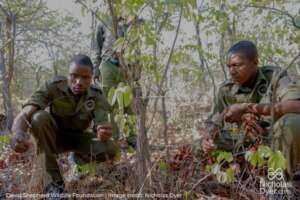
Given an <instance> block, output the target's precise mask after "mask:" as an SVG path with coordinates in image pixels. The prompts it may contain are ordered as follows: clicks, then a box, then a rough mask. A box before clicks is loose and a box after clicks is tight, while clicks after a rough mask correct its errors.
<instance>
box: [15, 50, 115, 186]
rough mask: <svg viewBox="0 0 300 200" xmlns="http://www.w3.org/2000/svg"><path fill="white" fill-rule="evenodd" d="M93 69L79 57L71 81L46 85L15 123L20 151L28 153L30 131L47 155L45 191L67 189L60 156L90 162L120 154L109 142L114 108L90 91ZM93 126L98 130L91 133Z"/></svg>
mask: <svg viewBox="0 0 300 200" xmlns="http://www.w3.org/2000/svg"><path fill="white" fill-rule="evenodd" d="M92 66H93V65H92V62H91V60H90V58H89V57H87V56H85V55H76V56H75V57H74V58H73V60H72V62H71V64H70V67H69V75H68V78H65V77H55V78H54V79H53V80H52V81H48V82H46V84H45V85H44V86H42V87H41V88H39V89H38V90H37V91H36V92H34V93H33V95H32V96H31V98H30V99H29V101H28V102H27V103H26V104H25V105H24V107H23V110H22V112H21V113H20V114H19V115H18V116H17V117H16V119H15V121H14V125H13V131H14V133H15V137H14V138H13V140H12V147H13V148H14V149H15V151H17V152H24V151H26V150H27V149H28V146H29V145H28V144H29V135H28V133H27V129H28V128H30V129H31V132H32V134H33V136H34V138H35V140H36V142H37V147H38V149H37V150H38V154H40V153H45V158H46V159H45V162H46V163H45V165H46V170H47V172H48V174H49V175H50V176H51V178H52V182H51V183H50V185H49V186H48V187H47V188H46V190H47V191H46V192H49V190H52V189H53V188H54V189H55V188H56V189H57V188H58V186H59V185H60V186H61V185H63V179H62V176H61V173H60V171H59V167H58V164H57V161H56V158H57V154H58V153H60V152H66V151H73V152H75V153H76V154H78V155H80V156H81V158H83V159H85V160H86V161H90V160H97V161H104V160H106V159H113V158H114V156H116V154H117V153H118V147H117V146H116V145H115V144H114V143H113V142H112V141H111V140H110V137H111V134H112V129H111V125H110V123H109V121H108V112H109V109H110V106H109V104H108V103H107V102H106V100H105V98H104V96H103V95H102V92H101V90H100V89H98V88H97V87H94V86H91V80H92V74H93V73H92V72H93V67H92ZM46 108H49V112H47V111H45V109H46ZM91 122H93V130H91V131H89V130H88V128H89V127H90V125H91ZM50 188H51V189H50ZM57 192H62V191H57Z"/></svg>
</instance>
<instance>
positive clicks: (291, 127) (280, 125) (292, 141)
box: [215, 113, 300, 176]
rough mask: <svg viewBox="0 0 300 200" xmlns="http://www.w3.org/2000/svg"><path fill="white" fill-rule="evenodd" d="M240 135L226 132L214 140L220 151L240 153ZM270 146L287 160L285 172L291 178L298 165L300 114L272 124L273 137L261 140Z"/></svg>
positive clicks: (283, 117)
mask: <svg viewBox="0 0 300 200" xmlns="http://www.w3.org/2000/svg"><path fill="white" fill-rule="evenodd" d="M241 142H243V135H242V134H238V135H236V134H234V135H233V134H232V133H230V132H228V131H224V132H222V133H221V134H220V135H219V136H218V137H217V138H216V140H215V143H216V145H217V147H218V149H220V150H226V151H231V152H238V151H242V149H241V146H243V145H245V146H247V144H245V143H241ZM263 142H264V143H267V144H270V145H271V147H272V149H273V150H279V151H281V152H282V153H283V155H284V157H285V158H286V160H287V172H288V175H289V176H291V175H292V173H293V170H294V169H295V168H296V167H297V165H299V164H300V114H293V113H289V114H285V115H283V116H282V117H281V118H279V119H278V120H277V121H276V122H275V124H274V131H273V135H271V136H270V137H269V139H267V140H266V139H265V140H263Z"/></svg>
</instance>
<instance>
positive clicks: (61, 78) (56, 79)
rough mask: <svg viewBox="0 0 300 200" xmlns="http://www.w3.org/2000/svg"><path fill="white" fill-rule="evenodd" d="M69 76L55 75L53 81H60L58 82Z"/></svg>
mask: <svg viewBox="0 0 300 200" xmlns="http://www.w3.org/2000/svg"><path fill="white" fill-rule="evenodd" d="M66 80H67V78H66V77H65V76H54V77H53V78H52V82H53V83H58V82H61V81H66Z"/></svg>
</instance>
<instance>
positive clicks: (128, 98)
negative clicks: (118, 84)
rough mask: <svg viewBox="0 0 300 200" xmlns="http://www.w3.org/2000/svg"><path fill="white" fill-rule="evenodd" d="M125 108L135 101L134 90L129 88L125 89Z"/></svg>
mask: <svg viewBox="0 0 300 200" xmlns="http://www.w3.org/2000/svg"><path fill="white" fill-rule="evenodd" d="M123 100H124V107H125V108H126V107H128V106H130V104H131V102H132V100H133V93H132V89H131V87H129V86H125V87H124V99H123Z"/></svg>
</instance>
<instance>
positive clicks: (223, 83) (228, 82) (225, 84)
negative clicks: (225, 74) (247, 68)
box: [220, 79, 234, 87]
mask: <svg viewBox="0 0 300 200" xmlns="http://www.w3.org/2000/svg"><path fill="white" fill-rule="evenodd" d="M233 84H234V82H233V81H232V80H229V79H227V80H225V81H223V82H222V83H221V84H220V87H225V86H229V85H233Z"/></svg>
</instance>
